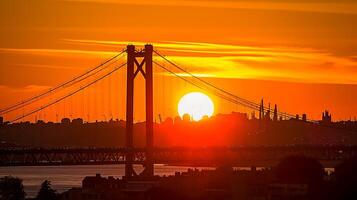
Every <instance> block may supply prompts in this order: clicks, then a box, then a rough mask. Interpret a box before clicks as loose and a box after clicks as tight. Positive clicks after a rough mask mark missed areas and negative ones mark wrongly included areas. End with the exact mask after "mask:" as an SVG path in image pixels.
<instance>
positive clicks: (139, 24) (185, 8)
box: [0, 0, 357, 120]
mask: <svg viewBox="0 0 357 200" xmlns="http://www.w3.org/2000/svg"><path fill="white" fill-rule="evenodd" d="M0 24H1V26H0V76H1V78H0V99H1V101H0V108H3V107H6V106H7V105H10V104H12V103H15V102H17V101H18V100H19V99H26V97H29V96H31V95H33V94H36V93H39V92H41V91H43V90H46V89H48V88H50V87H53V86H55V85H57V84H59V83H61V82H63V81H64V80H67V79H70V78H71V77H73V76H75V75H78V74H80V73H81V72H83V71H85V70H86V69H88V68H89V67H93V66H95V65H96V64H98V63H100V62H101V61H103V60H104V59H105V58H108V57H110V56H112V55H114V54H115V53H116V52H118V51H120V50H121V49H122V48H123V47H124V46H125V45H126V44H128V43H133V44H138V45H142V44H145V43H152V44H154V46H155V47H156V48H157V49H158V50H159V51H160V52H163V53H164V54H165V55H168V56H169V58H170V59H172V60H173V61H175V62H177V63H179V64H180V66H184V67H185V68H186V69H187V70H189V71H191V72H193V73H195V74H196V75H199V76H202V77H204V78H205V79H207V80H209V81H212V82H215V84H217V85H219V86H221V87H223V88H226V89H227V90H229V91H231V92H232V93H234V94H237V95H240V96H242V97H245V98H247V99H250V100H253V101H259V100H260V99H261V98H264V99H265V100H266V102H271V103H272V104H274V103H277V104H278V105H279V108H281V109H282V110H283V111H286V112H290V113H299V114H302V113H307V114H308V116H310V117H311V118H315V119H318V118H320V115H321V114H320V113H321V112H322V111H323V110H324V109H328V110H330V111H331V112H332V114H333V118H334V119H335V120H338V119H349V118H350V117H352V118H353V117H354V116H356V115H357V103H356V99H357V85H356V84H357V29H356V27H357V3H355V1H353V0H339V1H337V0H336V1H332V0H309V1H307V0H301V1H297V0H284V1H283V0H267V1H255V0H249V1H248V0H173V1H167V0H166V1H165V0H151V1H143V0H137V1H132V0H31V1H27V0H2V1H1V2H0ZM161 81H162V82H160V84H159V82H157V83H158V84H157V85H159V86H160V87H161V88H160V87H159V86H157V87H156V88H160V89H157V90H160V91H162V92H161V93H162V94H161V96H159V95H158V94H157V95H156V103H157V104H165V105H167V106H165V108H164V109H162V110H160V108H156V113H160V114H162V115H164V116H175V115H177V113H176V109H175V107H176V104H177V101H178V99H179V98H180V96H181V95H183V94H184V93H186V92H188V91H193V90H195V89H194V88H192V87H189V86H187V85H185V84H183V85H182V86H180V88H179V89H178V90H177V92H176V93H172V92H166V91H172V90H170V87H173V85H174V83H172V82H171V81H168V80H167V81H166V82H165V81H163V80H161ZM107 85H111V84H110V83H109V82H108V83H107ZM163 85H165V86H163ZM100 87H102V89H100V88H99V89H98V90H103V88H104V87H105V86H104V85H103V86H100ZM113 87H115V86H113ZM160 91H158V92H157V93H160ZM94 92H95V91H94ZM101 92H102V93H105V92H104V91H101ZM108 92H109V90H108ZM97 93H100V92H98V91H97ZM164 93H165V95H164ZM139 95H140V94H139ZM83 96H85V94H83V95H82V98H85V97H83ZM139 97H140V96H139ZM110 98H111V100H107V101H108V102H110V105H112V104H113V106H111V107H112V108H111V109H108V110H116V111H118V109H117V108H116V107H115V106H114V103H113V101H115V98H114V97H110ZM118 98H119V97H118ZM214 100H215V102H216V107H217V109H216V113H219V112H229V111H230V110H234V109H236V110H239V108H236V107H235V106H232V105H225V104H223V103H220V101H219V100H218V99H214ZM75 101H77V102H78V104H80V99H78V100H75ZM102 101H105V100H102ZM97 104H99V103H98V102H96V105H97ZM122 104H123V105H124V103H122ZM64 106H65V105H64ZM72 106H73V105H72ZM74 107H75V106H74ZM95 109H96V110H97V111H96V114H92V116H93V117H91V118H92V119H93V118H103V117H102V116H104V115H108V114H107V113H106V114H105V113H101V111H100V110H101V108H100V106H97V108H95ZM142 109H143V108H142V106H141V107H139V109H138V111H139V113H140V111H141V110H142ZM88 110H90V108H88ZM54 112H55V111H54ZM57 112H58V111H57ZM66 112H67V114H66ZM68 112H69V111H63V113H62V114H59V115H61V117H62V116H66V115H68ZM73 112H75V113H76V115H77V116H81V114H80V112H78V111H73ZM103 112H104V111H103ZM106 112H107V111H106ZM118 112H119V111H118ZM81 113H82V115H83V113H85V111H84V108H83V109H82V112H81ZM163 113H165V114H163ZM73 115H74V114H73ZM120 116H121V115H119V117H120ZM10 117H11V116H10ZM10 117H9V118H10ZM141 118H142V116H141V115H140V114H138V115H137V119H138V120H139V119H141ZM31 119H33V118H31Z"/></svg>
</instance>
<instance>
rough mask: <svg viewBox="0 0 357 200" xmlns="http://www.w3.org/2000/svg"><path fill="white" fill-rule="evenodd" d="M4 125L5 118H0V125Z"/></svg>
mask: <svg viewBox="0 0 357 200" xmlns="http://www.w3.org/2000/svg"><path fill="white" fill-rule="evenodd" d="M3 123H4V118H3V117H1V116H0V124H3Z"/></svg>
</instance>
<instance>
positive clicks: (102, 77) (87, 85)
mask: <svg viewBox="0 0 357 200" xmlns="http://www.w3.org/2000/svg"><path fill="white" fill-rule="evenodd" d="M125 65H126V62H125V63H123V64H121V65H119V66H118V67H116V68H114V69H113V70H111V71H109V72H108V73H106V74H105V75H103V76H101V77H99V78H97V79H95V80H94V81H92V82H90V83H88V84H86V85H84V86H81V87H80V88H79V89H77V90H75V91H73V92H71V93H69V94H67V95H65V96H63V97H61V98H59V99H57V100H55V101H53V102H51V103H48V104H46V105H44V106H41V107H40V108H37V109H34V110H32V111H30V112H28V113H26V114H24V115H21V116H19V117H17V118H15V119H13V120H11V121H10V123H13V122H16V121H18V120H20V119H23V118H25V117H27V116H30V115H32V114H34V113H36V112H38V111H40V110H43V109H45V108H47V107H50V106H52V105H54V104H56V103H58V102H61V101H62V100H64V99H66V98H68V97H70V96H72V95H74V94H76V93H78V92H80V91H82V90H84V89H86V88H88V87H89V86H91V85H93V84H95V83H97V82H98V81H100V80H102V79H104V78H106V77H108V76H109V75H111V74H112V73H114V72H115V71H117V70H119V69H120V68H122V67H123V66H125Z"/></svg>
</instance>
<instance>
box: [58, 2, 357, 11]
mask: <svg viewBox="0 0 357 200" xmlns="http://www.w3.org/2000/svg"><path fill="white" fill-rule="evenodd" d="M64 1H75V2H96V3H115V4H129V5H152V6H189V7H206V8H228V9H255V10H285V11H299V12H321V13H341V14H357V3H354V2H351V1H347V2H346V1H341V2H329V1H325V2H311V1H300V2H286V1H269V0H268V1H254V0H253V1H244V0H237V1H230V0H222V1H217V0H171V1H167V0H151V1H140V0H139V1H131V0H64Z"/></svg>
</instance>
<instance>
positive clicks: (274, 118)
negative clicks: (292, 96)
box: [273, 104, 278, 121]
mask: <svg viewBox="0 0 357 200" xmlns="http://www.w3.org/2000/svg"><path fill="white" fill-rule="evenodd" d="M273 120H274V121H278V106H277V105H276V104H275V106H274V116H273Z"/></svg>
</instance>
